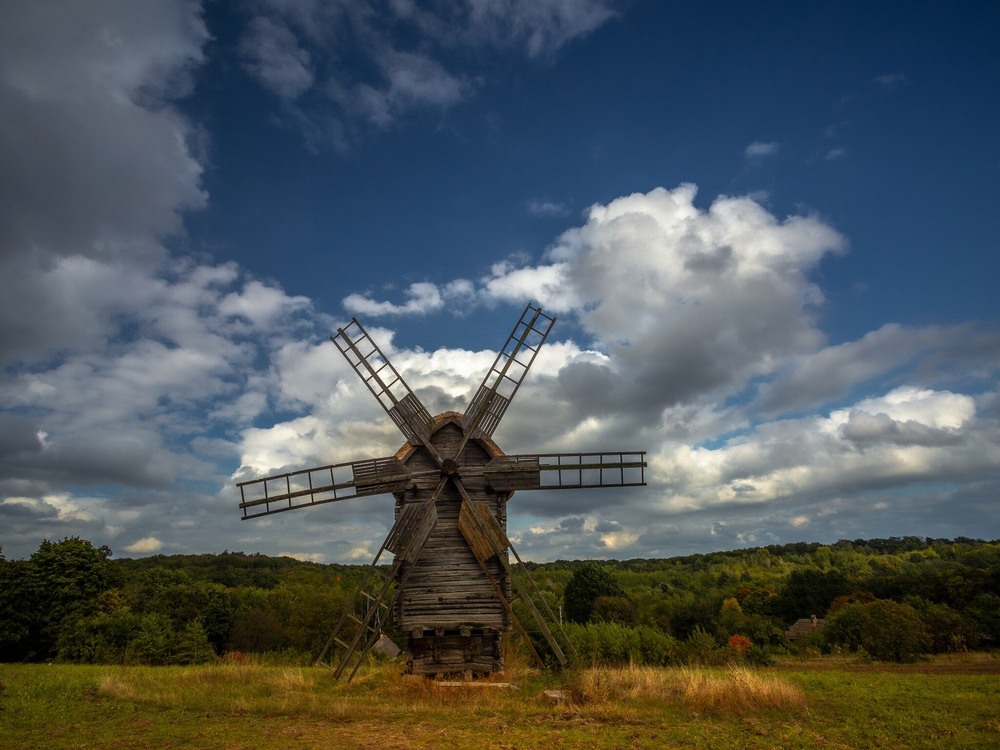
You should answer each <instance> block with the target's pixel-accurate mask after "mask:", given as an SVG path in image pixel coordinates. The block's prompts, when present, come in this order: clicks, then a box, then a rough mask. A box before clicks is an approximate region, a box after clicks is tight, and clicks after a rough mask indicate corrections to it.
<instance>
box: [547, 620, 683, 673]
mask: <svg viewBox="0 0 1000 750" xmlns="http://www.w3.org/2000/svg"><path fill="white" fill-rule="evenodd" d="M565 630H566V635H567V636H568V637H569V639H570V641H571V642H572V643H573V645H574V646H575V647H576V650H577V651H578V652H579V654H580V659H581V661H582V662H583V663H584V664H592V665H605V666H614V665H626V664H634V665H647V666H666V665H668V664H679V663H680V658H679V652H680V649H679V644H678V643H677V641H675V640H674V639H673V638H671V637H670V636H669V635H667V634H666V633H664V632H662V631H660V630H657V629H655V628H650V627H647V626H645V625H640V626H638V627H628V626H625V625H619V624H618V623H614V622H593V623H588V624H586V625H579V624H575V623H569V624H567V625H566V626H565Z"/></svg>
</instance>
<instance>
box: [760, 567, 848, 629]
mask: <svg viewBox="0 0 1000 750" xmlns="http://www.w3.org/2000/svg"><path fill="white" fill-rule="evenodd" d="M848 589H849V585H848V581H847V577H846V576H845V575H844V574H843V573H841V572H840V571H839V570H829V571H825V572H824V571H822V570H819V569H817V568H804V569H801V570H793V571H792V573H791V575H790V576H788V582H787V583H786V584H785V588H784V590H783V591H782V592H781V594H779V595H778V601H777V602H775V611H776V613H777V614H778V615H779V616H781V617H782V618H783V619H784V620H785V621H786V622H794V621H795V620H796V619H798V618H800V617H809V616H810V615H816V616H817V617H821V616H822V615H823V614H824V613H825V612H826V610H827V609H828V608H829V606H830V603H831V602H833V600H834V599H836V598H837V597H838V596H841V595H843V594H846V593H848Z"/></svg>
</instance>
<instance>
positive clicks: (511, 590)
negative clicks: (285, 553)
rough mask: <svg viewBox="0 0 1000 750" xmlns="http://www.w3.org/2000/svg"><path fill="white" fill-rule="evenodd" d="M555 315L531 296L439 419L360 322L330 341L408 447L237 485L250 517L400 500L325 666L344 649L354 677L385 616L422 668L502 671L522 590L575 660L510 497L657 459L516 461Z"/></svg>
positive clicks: (603, 479) (626, 482) (640, 454)
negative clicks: (516, 407)
mask: <svg viewBox="0 0 1000 750" xmlns="http://www.w3.org/2000/svg"><path fill="white" fill-rule="evenodd" d="M553 323H555V318H551V317H549V316H547V315H545V314H544V313H543V312H542V311H541V309H540V308H537V307H534V306H532V305H530V304H529V305H528V306H527V307H526V308H525V310H524V312H523V313H522V315H521V318H520V320H518V322H517V324H516V325H515V326H514V329H513V331H511V334H510V336H509V337H508V338H507V342H506V343H505V344H504V346H503V348H502V349H501V350H500V353H499V354H498V355H497V358H496V360H495V361H494V363H493V366H492V367H491V368H490V371H489V373H487V375H486V377H485V379H484V380H483V382H482V385H480V386H479V390H478V391H477V392H476V394H475V396H473V398H472V401H471V403H470V404H469V406H468V408H467V409H466V410H465V413H464V414H459V413H458V412H445V413H444V414H439V415H438V416H436V417H432V416H431V415H430V413H428V411H427V410H426V409H425V408H424V406H423V405H422V404H421V403H420V401H419V400H418V399H417V397H416V395H415V394H414V393H413V391H411V390H410V388H409V386H407V385H406V383H405V382H404V381H403V378H402V377H401V376H400V374H399V372H397V371H396V369H395V368H394V367H393V366H392V364H391V363H390V362H389V360H388V359H386V357H385V355H384V354H383V353H382V351H381V350H380V349H379V347H378V346H377V345H376V344H375V342H374V341H373V340H372V338H371V337H370V336H369V335H368V333H367V331H365V329H364V328H363V327H362V326H361V324H360V323H359V322H358V321H357V320H352V321H351V323H350V324H349V325H348V326H346V327H344V328H340V329H338V330H337V335H336V336H333V337H331V338H332V340H333V342H334V343H335V344H336V345H337V347H338V348H339V349H340V351H341V352H342V353H343V355H344V356H345V357H346V358H347V361H348V362H349V363H350V365H351V367H353V368H354V370H355V371H356V372H357V373H358V375H359V376H360V377H361V379H362V380H363V381H364V383H365V385H367V386H368V389H369V390H370V391H371V392H372V394H373V395H374V396H375V398H376V399H377V400H378V402H379V404H381V406H382V408H383V409H385V411H386V412H387V413H388V414H389V416H390V417H391V418H392V421H393V422H395V423H396V426H397V427H399V429H400V431H401V432H402V433H403V435H404V436H405V437H406V442H405V443H404V444H403V446H402V447H401V448H400V449H399V450H398V451H396V453H395V454H394V455H392V456H386V457H384V458H373V459H367V460H362V461H352V462H350V463H342V464H332V465H328V466H319V467H317V468H314V469H305V470H302V471H296V472H291V473H286V474H277V475H274V476H269V477H263V478H261V479H255V480H252V481H248V482H241V483H240V484H239V485H238V486H239V488H240V496H241V502H240V508H242V509H243V518H244V519H247V518H256V517H259V516H264V515H270V514H273V513H280V512H282V511H286V510H293V509H296V508H308V507H312V506H314V505H320V504H323V503H329V502H333V501H336V500H346V499H348V498H354V497H363V496H367V495H379V494H382V493H392V495H393V496H394V497H395V499H396V504H395V523H394V524H393V526H392V529H391V530H390V531H389V535H388V536H387V537H386V539H385V541H384V542H383V544H382V547H381V548H380V549H379V551H378V554H377V555H376V556H375V559H374V560H373V561H372V563H371V565H369V566H368V568H367V570H366V573H365V575H364V577H363V580H362V583H361V586H360V587H359V589H358V592H357V594H356V597H355V604H354V606H353V607H352V608H351V609H349V610H348V611H347V612H346V613H345V614H344V616H343V617H342V618H341V621H340V623H339V625H338V627H337V629H336V630H335V632H334V634H333V635H332V636H331V638H330V640H329V641H328V643H327V646H326V648H324V649H323V653H322V654H321V655H320V657H319V659H318V660H317V663H326V662H324V661H323V660H324V659H325V658H326V657H327V654H328V653H332V654H334V656H335V658H331V659H330V666H331V667H332V668H333V669H334V672H335V675H336V676H337V677H338V678H339V677H340V675H341V674H342V673H343V672H344V671H345V669H348V668H350V671H349V674H348V679H350V677H353V676H354V673H355V672H356V671H357V668H358V666H359V665H360V663H361V661H362V659H363V657H364V656H365V654H367V653H368V652H369V651H370V650H371V649H372V648H373V647H374V646H375V645H376V644H377V643H378V642H379V640H380V638H381V635H382V633H381V623H382V622H384V618H386V617H387V616H391V617H392V618H393V619H394V621H395V623H396V626H397V627H398V628H399V629H400V630H401V631H403V632H404V633H406V634H407V635H408V651H409V669H410V671H411V672H413V673H415V674H442V673H463V674H466V675H469V674H474V673H476V674H483V673H489V672H495V671H500V670H501V669H502V667H503V664H502V657H501V651H500V634H501V633H502V632H503V631H505V630H510V629H511V628H516V629H517V630H518V631H520V632H521V633H522V634H524V635H525V636H527V633H526V631H525V629H524V626H523V625H522V623H521V622H520V620H519V618H518V616H517V615H516V614H515V610H514V607H513V603H514V601H515V596H514V595H515V594H516V599H517V600H519V601H520V603H521V605H522V606H523V609H522V614H523V612H524V611H525V610H526V611H527V612H528V613H529V614H530V616H531V617H532V618H533V620H534V622H535V625H536V627H537V629H538V631H539V632H540V633H541V634H542V636H543V637H544V638H545V640H546V642H547V644H548V646H549V648H550V650H551V652H552V654H553V655H554V657H555V658H556V659H557V660H558V661H559V662H560V663H561V664H563V665H565V663H566V661H567V658H566V655H565V646H566V645H567V644H566V641H565V637H564V635H562V631H561V628H560V627H559V626H558V622H557V621H556V619H555V618H554V617H553V615H552V611H551V609H550V608H549V607H548V605H547V604H546V603H545V600H544V598H542V597H541V596H540V595H539V592H538V590H537V588H536V587H535V585H534V582H533V581H532V580H531V576H530V575H529V574H528V571H527V569H526V568H525V566H524V564H523V563H522V562H521V559H520V557H519V556H518V555H517V552H516V551H514V549H513V548H512V546H511V543H510V540H509V539H508V538H507V533H506V528H507V501H508V500H510V498H511V496H512V495H513V494H514V492H515V491H517V490H555V489H579V488H585V487H626V486H641V485H644V484H645V467H646V463H645V452H644V451H627V452H613V453H612V452H601V453H548V454H529V455H524V454H522V455H508V454H504V452H503V451H501V450H500V448H499V447H498V446H497V444H496V443H494V442H493V440H492V435H493V432H494V431H495V430H496V428H497V425H499V424H500V420H501V419H502V418H503V416H504V413H505V412H506V410H507V407H508V406H509V405H510V402H511V399H513V397H514V394H515V393H516V392H517V390H518V388H519V387H520V385H521V383H522V381H523V380H524V377H525V376H526V375H527V372H528V369H529V368H530V367H531V364H532V362H533V361H534V359H535V356H536V355H537V354H538V350H539V348H540V347H541V345H542V344H543V343H544V341H545V339H546V337H547V336H548V334H549V331H550V330H551V329H552V325H553ZM386 552H389V553H391V554H392V557H393V561H392V564H391V566H389V565H388V564H387V559H384V557H385V558H387V557H388V556H387V555H386ZM511 555H513V558H514V561H513V563H512V562H511V559H510V558H511ZM539 606H540V607H541V609H539ZM543 613H544V614H543ZM550 624H552V625H553V626H552V627H550ZM557 634H558V635H560V636H562V637H557ZM526 640H527V641H528V645H529V647H530V646H531V643H530V639H527V637H526ZM532 651H533V653H535V652H534V649H533V648H532ZM535 656H536V657H537V656H538V654H537V653H535ZM352 665H353V666H352Z"/></svg>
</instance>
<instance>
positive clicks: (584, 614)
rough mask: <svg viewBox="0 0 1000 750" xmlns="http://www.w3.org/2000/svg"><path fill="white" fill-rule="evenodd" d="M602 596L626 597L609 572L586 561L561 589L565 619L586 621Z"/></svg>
mask: <svg viewBox="0 0 1000 750" xmlns="http://www.w3.org/2000/svg"><path fill="white" fill-rule="evenodd" d="M602 596H616V597H622V598H626V595H625V589H623V588H622V587H621V584H620V583H618V581H617V580H616V579H615V577H614V576H613V575H611V573H609V572H608V571H607V570H606V569H605V568H603V567H601V566H600V565H598V564H597V563H595V562H586V563H584V564H583V565H581V566H580V567H579V568H577V570H576V571H575V572H574V573H573V577H572V578H570V579H569V582H568V583H567V584H566V588H565V590H564V591H563V602H564V603H565V605H566V619H568V620H569V621H570V622H588V621H589V620H590V618H591V615H592V613H593V611H594V604H595V603H596V602H597V600H598V598H600V597H602Z"/></svg>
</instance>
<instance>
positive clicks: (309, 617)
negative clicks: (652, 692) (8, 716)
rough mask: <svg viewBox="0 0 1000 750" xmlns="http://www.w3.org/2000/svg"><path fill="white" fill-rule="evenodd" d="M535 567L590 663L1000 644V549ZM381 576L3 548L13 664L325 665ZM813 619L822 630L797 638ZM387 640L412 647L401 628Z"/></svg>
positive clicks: (280, 564)
mask: <svg viewBox="0 0 1000 750" xmlns="http://www.w3.org/2000/svg"><path fill="white" fill-rule="evenodd" d="M528 567H529V569H530V570H531V573H532V576H533V577H534V579H535V582H536V583H537V585H538V590H539V593H540V595H541V596H543V597H545V599H546V600H547V603H548V604H549V606H550V607H551V609H552V611H553V612H556V613H558V617H559V618H560V619H561V620H562V623H563V627H564V628H565V630H566V632H567V635H568V637H569V638H570V640H571V641H572V642H573V643H574V644H575V645H576V648H577V650H578V651H579V653H580V657H581V659H583V660H585V663H587V664H650V665H668V664H687V663H700V664H715V663H725V662H730V661H733V660H739V661H743V662H745V663H748V664H767V663H769V662H770V660H772V659H773V658H774V657H775V656H776V655H780V654H788V653H810V654H821V653H847V652H851V653H857V654H859V655H861V656H864V657H867V658H871V659H879V660H889V661H909V660H913V659H917V658H919V657H921V656H922V655H924V654H931V653H944V652H960V651H969V650H991V649H995V648H997V646H998V645H1000V617H998V614H1000V541H996V540H994V541H983V540H976V539H967V538H958V539H931V538H924V537H893V538H888V539H867V540H865V539H856V540H853V541H849V540H842V541H839V542H836V543H835V544H829V545H825V544H817V543H797V544H786V545H780V546H766V547H756V548H751V549H739V550H733V551H728V552H714V553H709V554H698V555H687V556H684V557H674V558H667V559H659V560H642V559H638V560H624V561H615V560H610V561H585V560H575V561H557V562H551V563H528ZM363 571H364V568H363V566H351V565H336V564H329V565H324V564H318V563H311V562H303V561H299V560H295V559H292V558H288V557H268V556H264V555H260V554H247V553H244V552H231V551H228V550H227V551H224V552H222V553H220V554H202V555H155V556H151V557H143V558H136V559H131V558H121V559H117V558H114V556H113V554H112V551H111V550H110V549H109V548H108V547H95V546H94V545H93V544H92V543H91V542H89V541H87V540H85V539H81V538H78V537H70V538H66V539H63V540H61V541H55V542H53V541H48V540H46V541H44V542H42V544H41V545H40V546H39V548H38V549H37V550H36V551H35V552H34V553H33V554H32V555H31V556H30V557H29V558H28V559H26V560H7V559H6V558H4V557H3V555H2V550H0V661H4V662H39V661H61V662H71V663H97V664H147V665H157V664H194V663H202V662H207V661H212V660H214V659H218V658H245V657H246V656H247V655H259V657H260V658H266V659H269V660H272V661H274V662H276V663H289V664H308V663H311V661H312V660H313V659H315V657H316V655H317V654H318V652H319V651H320V650H321V649H322V647H323V645H324V643H325V641H326V639H327V638H328V636H329V635H330V633H331V632H333V630H334V628H335V626H336V624H337V621H338V619H339V618H340V616H341V614H342V613H343V611H344V609H345V608H346V607H350V606H353V605H352V602H353V594H354V590H355V588H356V587H357V585H358V582H359V581H360V579H361V576H362V573H363ZM518 608H519V604H518V603H517V602H515V610H518ZM814 617H815V618H816V620H815V622H814V621H813V619H812V618H814ZM521 619H522V621H523V622H527V621H528V618H521ZM803 619H805V620H806V621H807V623H813V625H814V626H813V627H808V626H807V627H806V628H804V630H805V631H806V632H803V633H799V634H796V633H795V632H794V631H793V632H792V633H791V635H792V637H791V638H790V637H789V629H790V628H791V626H792V625H793V624H795V623H796V622H797V621H799V620H803ZM387 633H388V634H389V635H390V636H394V637H395V639H396V640H397V642H398V643H400V644H401V645H402V644H403V642H404V639H403V638H402V637H401V636H400V635H399V634H398V633H393V632H392V630H391V623H390V624H388V625H387ZM796 635H798V637H796ZM537 645H538V647H539V650H543V649H542V644H541V643H539V644H537Z"/></svg>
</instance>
